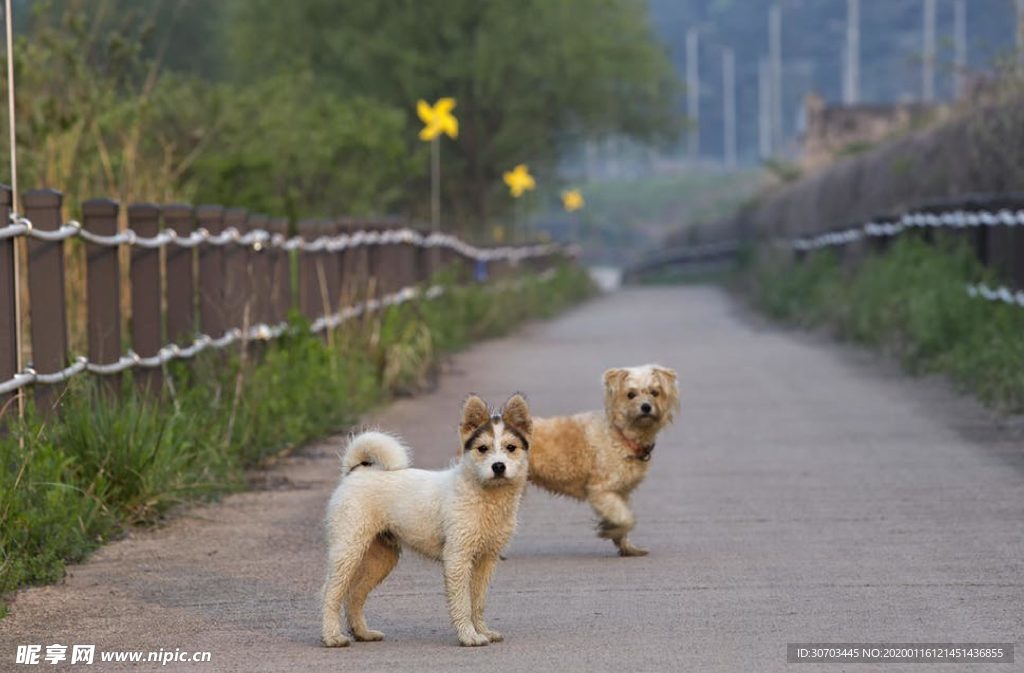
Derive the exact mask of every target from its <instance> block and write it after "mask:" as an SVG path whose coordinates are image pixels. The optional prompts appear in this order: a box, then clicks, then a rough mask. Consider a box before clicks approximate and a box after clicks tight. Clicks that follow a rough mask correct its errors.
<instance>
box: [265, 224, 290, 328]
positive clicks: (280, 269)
mask: <svg viewBox="0 0 1024 673" xmlns="http://www.w3.org/2000/svg"><path fill="white" fill-rule="evenodd" d="M270 232H271V233H272V234H273V235H275V236H281V237H283V238H284V239H287V237H288V219H287V218H284V217H275V218H274V219H272V220H271V221H270ZM270 278H271V287H272V290H271V301H270V308H271V311H270V320H271V323H273V324H275V325H276V324H279V323H282V322H285V321H286V320H288V310H289V309H290V308H291V305H292V276H291V264H290V260H289V254H288V251H287V250H283V249H281V248H277V247H271V248H270Z"/></svg>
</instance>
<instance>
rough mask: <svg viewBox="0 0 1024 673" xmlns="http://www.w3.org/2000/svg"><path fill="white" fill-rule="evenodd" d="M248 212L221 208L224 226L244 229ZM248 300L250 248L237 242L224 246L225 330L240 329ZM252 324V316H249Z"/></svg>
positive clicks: (244, 322)
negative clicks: (222, 209)
mask: <svg viewBox="0 0 1024 673" xmlns="http://www.w3.org/2000/svg"><path fill="white" fill-rule="evenodd" d="M248 217H249V211H247V210H246V209H245V208H228V209H227V210H225V211H224V228H225V229H235V230H236V231H238V233H239V235H241V234H244V233H245V231H246V221H247V219H248ZM248 299H249V250H248V248H247V247H246V246H242V245H239V244H238V243H229V244H228V245H227V246H225V247H224V316H225V321H226V327H227V329H243V328H244V327H248V325H247V324H246V320H247V316H246V315H245V303H246V301H247V300H248ZM248 322H249V324H251V323H252V319H251V317H250V318H248Z"/></svg>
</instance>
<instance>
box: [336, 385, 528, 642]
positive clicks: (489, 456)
mask: <svg viewBox="0 0 1024 673" xmlns="http://www.w3.org/2000/svg"><path fill="white" fill-rule="evenodd" d="M530 430H531V420H530V410H529V408H528V407H527V405H526V400H524V399H523V397H522V396H521V395H513V396H512V397H511V398H510V399H509V400H508V402H506V403H505V406H504V408H503V409H502V411H501V412H500V413H499V414H494V415H492V414H491V413H490V412H489V411H488V407H487V404H486V403H485V402H484V401H483V400H482V399H480V398H479V397H477V396H475V395H471V396H470V397H469V398H467V399H466V402H465V403H464V405H463V408H462V421H461V423H460V424H459V435H460V437H461V440H462V447H463V452H462V459H461V460H460V461H459V462H458V463H457V464H455V465H453V466H452V467H451V468H449V469H447V470H444V471H441V472H431V471H427V470H417V469H413V468H411V467H409V454H408V450H407V449H406V447H405V446H404V445H403V444H402V443H401V442H400V441H399V440H398V439H396V438H395V437H393V436H391V435H387V434H384V433H381V432H366V433H363V434H361V435H359V436H358V437H355V438H354V439H352V441H351V442H350V443H349V445H348V448H347V449H346V451H345V454H344V456H343V457H342V461H341V462H342V477H341V483H340V484H339V485H338V487H337V489H335V491H334V495H332V496H331V500H330V503H329V504H328V505H327V544H328V548H329V549H328V562H327V580H326V581H325V582H324V591H323V631H322V637H323V642H324V644H325V645H327V646H328V647H344V646H346V645H348V644H349V642H350V641H349V639H348V637H347V636H346V635H345V634H344V633H343V632H342V628H341V616H340V610H341V605H342V602H343V601H344V603H345V612H346V616H347V618H348V625H349V628H350V629H351V631H352V635H353V636H354V637H355V639H356V640H380V639H381V638H383V637H384V634H382V633H381V632H379V631H372V630H370V629H369V627H367V625H366V619H365V617H364V616H363V604H364V603H365V602H366V597H367V596H368V595H369V593H370V591H372V590H373V588H374V587H376V586H377V585H378V584H380V583H381V582H382V581H384V578H385V577H387V576H388V574H389V573H390V572H391V571H392V569H394V567H395V565H396V564H397V563H398V556H399V552H400V550H401V547H402V546H406V547H409V548H410V549H412V550H414V551H416V552H419V553H420V554H422V555H424V556H426V557H428V558H431V559H435V560H438V561H441V562H442V563H443V564H444V580H445V591H446V593H447V597H448V610H449V612H450V614H451V620H452V624H453V625H454V626H455V631H456V633H457V635H458V638H459V642H460V643H462V644H463V645H487V644H488V643H491V642H497V641H499V640H501V634H499V633H497V632H496V631H492V630H490V629H489V628H487V625H486V624H485V623H484V599H485V598H486V596H487V587H488V585H489V583H490V579H491V573H492V571H493V570H494V566H495V562H496V561H497V559H498V553H499V552H500V551H501V549H502V547H504V546H505V545H506V544H507V543H508V541H509V539H510V538H511V537H512V533H513V532H514V531H515V528H516V513H517V512H518V511H519V501H520V499H521V497H522V494H523V489H524V488H525V486H526V473H527V469H528V466H527V463H528V461H527V458H526V452H527V449H529V446H530Z"/></svg>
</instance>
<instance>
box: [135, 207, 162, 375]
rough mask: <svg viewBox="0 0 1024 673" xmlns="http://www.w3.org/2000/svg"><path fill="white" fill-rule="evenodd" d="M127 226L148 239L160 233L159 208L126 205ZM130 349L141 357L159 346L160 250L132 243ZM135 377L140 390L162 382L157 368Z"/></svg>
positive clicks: (157, 350)
mask: <svg viewBox="0 0 1024 673" xmlns="http://www.w3.org/2000/svg"><path fill="white" fill-rule="evenodd" d="M128 226H129V227H131V229H132V231H134V232H135V233H136V234H137V235H139V236H143V237H146V238H150V237H153V236H156V235H157V234H158V233H159V232H160V207H159V206H156V205H153V204H152V203H135V204H132V205H131V206H129V207H128ZM131 281H132V291H131V295H132V350H134V351H135V352H136V353H138V354H139V355H140V356H142V357H144V358H145V357H152V356H154V355H156V354H157V353H158V352H159V350H160V347H161V346H162V345H163V344H162V343H161V342H162V334H163V330H162V329H161V328H162V325H161V320H160V318H161V311H160V308H161V307H160V298H161V292H160V249H159V248H143V247H141V246H138V245H135V246H132V255H131ZM135 379H136V381H137V382H138V384H139V387H140V388H141V389H142V390H143V392H157V391H159V389H160V386H161V384H162V383H163V374H162V372H161V370H160V368H152V369H150V368H144V369H138V370H136V373H135Z"/></svg>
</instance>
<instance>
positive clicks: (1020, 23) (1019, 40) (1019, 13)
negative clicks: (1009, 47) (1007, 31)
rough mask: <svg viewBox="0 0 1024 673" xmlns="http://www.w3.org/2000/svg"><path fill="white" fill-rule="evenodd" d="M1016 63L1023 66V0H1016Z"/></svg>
mask: <svg viewBox="0 0 1024 673" xmlns="http://www.w3.org/2000/svg"><path fill="white" fill-rule="evenodd" d="M1017 64H1018V65H1019V66H1021V67H1022V68H1024V0H1017Z"/></svg>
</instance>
